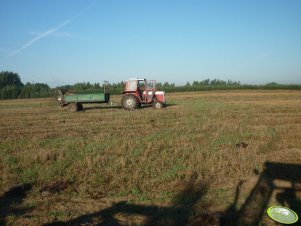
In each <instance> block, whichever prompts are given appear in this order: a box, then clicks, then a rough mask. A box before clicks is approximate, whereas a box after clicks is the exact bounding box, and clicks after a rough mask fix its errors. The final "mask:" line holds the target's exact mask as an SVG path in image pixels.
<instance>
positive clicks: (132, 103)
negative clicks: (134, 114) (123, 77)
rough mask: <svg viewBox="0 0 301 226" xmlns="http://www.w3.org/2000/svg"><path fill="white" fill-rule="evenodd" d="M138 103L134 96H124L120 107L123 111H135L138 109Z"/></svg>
mask: <svg viewBox="0 0 301 226" xmlns="http://www.w3.org/2000/svg"><path fill="white" fill-rule="evenodd" d="M138 102H139V101H138V99H137V97H135V96H134V95H125V96H123V98H122V100H121V105H122V107H123V108H124V109H125V110H135V109H136V108H137V107H138V104H139V103H138Z"/></svg>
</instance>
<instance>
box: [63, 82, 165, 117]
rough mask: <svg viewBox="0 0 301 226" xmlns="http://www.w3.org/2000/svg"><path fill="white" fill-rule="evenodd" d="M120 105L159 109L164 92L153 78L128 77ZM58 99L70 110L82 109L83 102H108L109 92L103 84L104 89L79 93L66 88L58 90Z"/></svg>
mask: <svg viewBox="0 0 301 226" xmlns="http://www.w3.org/2000/svg"><path fill="white" fill-rule="evenodd" d="M122 94H123V96H122V99H121V106H122V108H123V109H125V110H135V109H137V108H139V107H141V106H142V105H152V106H153V107H154V108H157V109H160V108H162V107H163V106H164V104H165V92H164V91H157V89H156V81H155V80H146V79H139V78H131V79H128V80H127V81H126V83H125V88H124V91H123V92H122ZM58 101H59V103H60V105H61V106H62V107H65V106H68V107H69V109H70V111H73V112H76V111H80V110H83V104H89V103H109V102H110V94H109V92H108V89H107V88H106V85H105V84H104V91H103V92H97V93H87V94H80V93H74V92H70V91H68V90H64V89H60V90H58Z"/></svg>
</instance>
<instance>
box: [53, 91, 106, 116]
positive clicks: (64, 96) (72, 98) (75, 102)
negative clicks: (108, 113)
mask: <svg viewBox="0 0 301 226" xmlns="http://www.w3.org/2000/svg"><path fill="white" fill-rule="evenodd" d="M58 101H59V103H60V105H61V106H62V107H64V106H69V108H70V111H73V112H76V111H80V110H83V104H88V103H93V104H94V103H109V101H110V94H109V93H107V92H105V90H104V92H103V93H100V92H99V93H98V92H97V93H85V94H80V93H74V92H70V91H68V90H64V89H60V90H58Z"/></svg>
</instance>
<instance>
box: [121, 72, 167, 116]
mask: <svg viewBox="0 0 301 226" xmlns="http://www.w3.org/2000/svg"><path fill="white" fill-rule="evenodd" d="M123 94H124V96H123V98H122V101H121V104H122V106H123V108H124V109H127V110H132V109H135V108H136V107H138V106H141V104H153V105H154V107H155V108H161V107H162V106H163V104H164V103H165V97H164V94H165V93H164V92H163V91H157V89H156V80H146V79H141V78H130V79H128V80H127V81H126V83H125V89H124V91H123Z"/></svg>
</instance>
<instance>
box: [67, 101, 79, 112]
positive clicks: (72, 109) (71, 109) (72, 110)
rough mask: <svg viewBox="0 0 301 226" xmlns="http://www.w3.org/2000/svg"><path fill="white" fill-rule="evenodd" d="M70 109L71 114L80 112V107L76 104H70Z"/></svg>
mask: <svg viewBox="0 0 301 226" xmlns="http://www.w3.org/2000/svg"><path fill="white" fill-rule="evenodd" d="M69 109H70V111H71V112H77V111H78V105H77V104H76V103H71V104H69Z"/></svg>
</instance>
